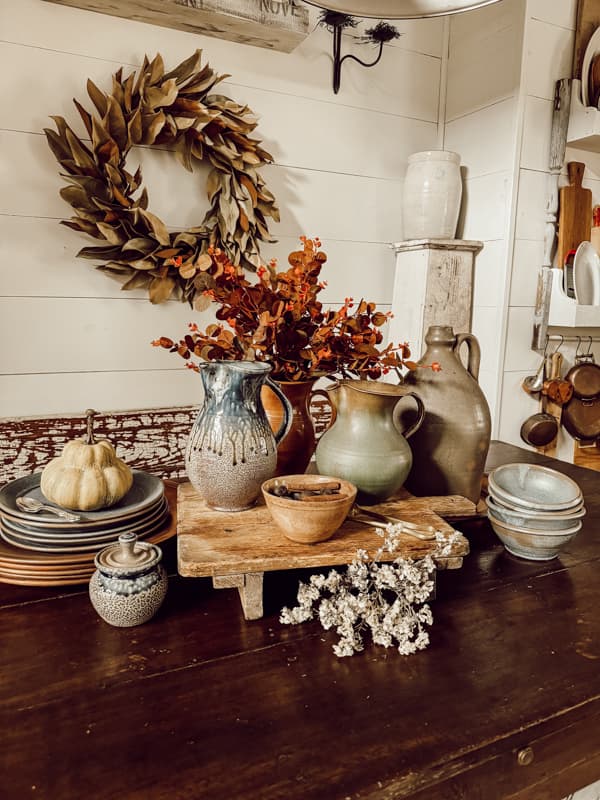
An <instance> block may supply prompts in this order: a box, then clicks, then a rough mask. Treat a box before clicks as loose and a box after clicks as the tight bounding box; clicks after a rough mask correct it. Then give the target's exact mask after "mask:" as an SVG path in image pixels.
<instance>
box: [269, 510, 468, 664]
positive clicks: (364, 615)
mask: <svg viewBox="0 0 600 800" xmlns="http://www.w3.org/2000/svg"><path fill="white" fill-rule="evenodd" d="M376 531H377V533H378V535H379V536H381V537H382V538H383V543H382V545H381V547H380V548H379V549H378V550H377V552H376V553H375V555H374V556H373V558H372V559H371V558H370V557H369V554H368V553H367V551H366V550H357V552H356V556H355V558H354V559H353V561H352V562H351V563H350V564H349V565H348V566H347V567H346V570H345V571H344V572H338V571H337V570H335V569H332V570H330V571H329V574H328V575H327V577H326V576H325V575H321V574H318V575H311V577H310V580H309V582H308V583H303V582H300V584H299V585H298V596H297V600H298V605H297V606H295V607H294V608H291V609H290V608H287V607H286V608H283V609H282V610H281V615H280V617H279V621H280V622H281V623H282V624H284V625H298V624H300V623H301V622H306V621H308V620H310V619H314V618H315V617H316V618H318V619H319V621H320V623H321V625H322V626H323V628H325V630H329V629H330V628H334V629H335V632H336V633H337V634H338V636H339V639H338V641H337V643H336V644H334V645H333V652H334V653H335V654H336V656H339V657H342V656H351V655H354V653H357V652H359V651H361V650H363V649H364V643H363V635H364V632H365V631H367V630H370V631H371V638H372V640H373V642H374V643H375V644H380V645H383V647H392V646H396V647H397V649H398V652H399V653H400V654H401V655H410V654H411V653H415V652H416V651H417V650H423V649H424V648H425V647H427V645H428V644H429V634H428V633H427V631H426V629H425V626H426V625H432V624H433V615H432V613H431V608H430V607H429V605H428V604H427V603H426V601H427V599H428V598H429V597H430V596H431V593H432V591H433V588H434V581H433V575H434V570H435V562H434V559H433V557H432V556H431V555H428V556H426V557H425V558H422V559H419V560H417V561H412V560H410V559H406V558H403V557H402V556H399V557H398V558H396V559H394V560H393V561H388V562H386V563H380V561H381V559H382V558H383V556H384V555H385V554H389V553H394V552H395V551H396V550H397V548H398V544H399V541H400V536H401V534H402V526H401V525H392V524H389V525H385V526H376ZM459 536H460V534H459V533H458V532H456V531H454V532H453V533H451V534H450V535H449V536H446V535H445V534H443V533H441V532H438V533H437V534H436V539H437V543H438V549H437V550H436V553H435V555H439V556H443V555H448V554H449V553H450V551H451V549H452V544H453V542H454V541H455V539H456V538H458V537H459Z"/></svg>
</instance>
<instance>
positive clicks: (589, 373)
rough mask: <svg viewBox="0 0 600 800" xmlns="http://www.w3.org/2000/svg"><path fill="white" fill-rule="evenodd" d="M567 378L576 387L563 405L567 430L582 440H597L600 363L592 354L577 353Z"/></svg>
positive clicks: (599, 417)
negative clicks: (579, 354)
mask: <svg viewBox="0 0 600 800" xmlns="http://www.w3.org/2000/svg"><path fill="white" fill-rule="evenodd" d="M565 378H566V380H568V381H569V382H570V383H571V385H572V386H573V396H572V398H571V399H570V400H569V402H568V403H566V404H565V406H564V408H563V415H562V423H563V425H564V427H565V430H566V431H567V432H568V433H570V434H571V436H572V437H573V438H574V439H578V440H579V441H593V440H594V439H597V438H598V437H599V436H600V366H599V365H598V364H596V363H595V362H594V357H593V355H591V354H585V355H582V356H577V357H576V359H575V364H574V365H573V367H571V369H570V370H569V371H568V372H567V374H566V376H565Z"/></svg>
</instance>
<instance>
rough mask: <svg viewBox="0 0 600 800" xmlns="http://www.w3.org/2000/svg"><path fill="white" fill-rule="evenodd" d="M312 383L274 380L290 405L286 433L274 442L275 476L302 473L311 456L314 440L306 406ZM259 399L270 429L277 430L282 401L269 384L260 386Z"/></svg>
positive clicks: (280, 420)
mask: <svg viewBox="0 0 600 800" xmlns="http://www.w3.org/2000/svg"><path fill="white" fill-rule="evenodd" d="M314 384H315V381H314V380H310V381H277V385H278V386H279V388H280V389H281V391H282V392H283V394H284V396H285V397H286V398H287V400H288V401H289V403H290V406H291V407H292V423H291V427H290V430H289V432H288V433H287V434H286V435H285V436H284V437H283V439H281V441H280V442H279V444H278V445H277V466H276V468H275V475H296V474H299V473H303V472H305V471H306V468H307V467H308V464H309V462H310V459H311V458H312V455H313V453H314V451H315V444H316V442H315V428H314V425H313V421H312V417H311V415H310V409H309V405H310V396H311V393H312V389H313V386H314ZM261 400H262V404H263V406H264V409H265V414H266V415H267V419H268V420H269V425H270V426H271V430H273V431H277V430H278V429H279V428H280V426H281V423H282V420H283V407H282V405H281V401H280V400H279V399H278V398H277V395H276V394H275V393H274V392H273V391H272V389H271V388H270V387H269V386H268V385H267V386H263V387H262V390H261Z"/></svg>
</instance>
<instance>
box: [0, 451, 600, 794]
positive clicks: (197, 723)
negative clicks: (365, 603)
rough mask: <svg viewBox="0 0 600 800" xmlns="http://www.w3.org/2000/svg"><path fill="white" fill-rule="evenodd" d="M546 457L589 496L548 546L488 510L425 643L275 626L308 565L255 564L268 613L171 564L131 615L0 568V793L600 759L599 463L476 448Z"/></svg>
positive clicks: (199, 790)
mask: <svg viewBox="0 0 600 800" xmlns="http://www.w3.org/2000/svg"><path fill="white" fill-rule="evenodd" d="M512 461H528V462H536V463H540V464H547V465H550V466H553V467H554V468H556V469H559V470H561V471H562V472H564V473H566V474H568V475H570V476H571V477H573V478H574V479H575V480H576V481H577V482H578V483H579V484H580V486H581V487H582V490H583V492H584V496H585V501H586V507H587V509H588V513H587V515H586V517H585V518H584V523H583V528H582V530H581V532H580V533H579V535H578V536H577V537H576V538H575V539H574V540H573V542H572V543H571V544H570V546H569V547H568V549H566V550H565V551H564V552H563V553H562V555H561V557H560V559H555V560H554V561H551V562H545V563H544V562H542V563H536V562H528V561H522V560H519V559H517V558H514V557H512V556H510V555H509V554H508V553H506V552H505V551H504V550H503V548H502V546H501V544H500V543H499V541H498V540H497V539H496V538H495V536H494V534H493V532H492V531H491V528H490V526H489V523H488V521H487V520H486V519H481V518H479V519H471V520H469V521H467V522H464V523H462V522H461V523H460V525H459V524H457V525H456V527H458V528H459V529H460V530H461V531H462V532H463V533H464V534H465V535H466V536H467V537H468V539H469V541H470V547H471V553H470V555H469V556H467V557H466V558H465V560H464V564H463V567H462V569H460V570H457V571H450V572H442V573H440V574H439V575H438V585H437V599H436V600H435V601H434V603H433V613H434V625H433V628H432V630H431V644H430V646H429V648H428V649H426V650H424V651H422V652H419V653H417V654H416V655H413V656H409V657H403V656H400V655H398V653H397V651H395V650H393V649H389V650H385V649H383V648H381V647H377V646H373V645H371V644H370V643H369V644H367V647H366V649H365V651H364V652H363V653H361V654H357V655H355V656H353V657H352V658H346V659H338V658H336V656H335V655H334V654H333V652H332V650H331V645H332V644H333V643H334V641H335V636H334V635H333V634H332V633H327V632H324V631H323V630H322V629H321V627H320V626H319V625H318V623H313V622H311V623H306V624H304V625H300V626H296V627H289V626H282V625H280V624H279V622H278V611H279V609H280V608H281V607H282V606H283V605H286V604H287V605H289V604H291V603H293V601H294V599H295V592H296V589H297V581H298V578H299V577H302V576H303V575H306V572H299V571H287V572H272V573H268V574H266V575H265V581H268V582H269V589H268V591H265V598H266V605H265V609H264V612H265V615H264V617H263V618H262V619H260V620H256V621H252V622H247V621H245V620H244V618H243V614H242V609H241V607H240V604H239V601H238V597H237V592H236V591H235V590H233V589H232V590H230V591H223V590H219V591H215V590H214V589H213V588H212V585H211V582H210V579H209V578H182V577H179V576H177V575H176V574H175V570H174V565H175V541H174V540H172V541H170V542H167V543H165V545H164V550H165V559H166V563H167V566H169V568H170V583H169V591H168V594H167V599H166V601H165V604H164V606H163V607H162V609H161V610H160V611H159V613H158V615H157V616H156V617H155V618H154V620H152V621H151V622H149V623H147V624H146V625H143V626H140V627H136V628H129V629H120V628H112V627H110V626H109V625H107V624H105V623H104V622H102V621H101V620H100V619H99V617H98V616H97V615H96V613H95V612H94V610H93V609H92V606H91V604H90V602H89V599H88V596H87V589H86V587H85V586H84V587H73V588H66V587H64V588H47V589H41V588H35V589H34V588H27V587H17V586H8V585H0V648H1V654H2V655H1V659H2V665H1V669H0V686H1V695H0V731H1V732H2V733H1V743H0V776H1V778H0V785H1V787H2V788H1V794H2V797H3V798H4V800H23V798H36V800H40V799H41V798H43V799H44V800H71V798H73V800H81V798H84V797H85V798H86V800H96V798H98V800H100V799H102V800H109V799H110V798H116V797H119V798H127V800H162V799H163V798H165V800H167V798H168V800H177V799H178V798H182V799H183V798H185V800H193V799H194V798H206V799H207V800H208V798H210V800H235V799H236V798H244V799H246V798H252V800H275V799H277V800H279V799H280V798H281V799H282V800H283V798H285V799H286V800H296V799H297V800H300V799H301V800H346V799H349V798H351V799H352V800H365V799H366V798H371V800H396V799H397V798H413V800H447V798H453V799H454V800H456V799H457V798H464V800H467V799H468V800H484V798H485V800H502V798H511V799H512V800H525V798H529V799H530V800H558V799H559V798H561V797H565V796H566V795H567V794H569V793H570V792H572V791H574V790H575V789H577V788H580V787H582V786H584V785H586V784H588V783H591V782H593V781H594V780H596V779H598V778H599V777H600V580H599V574H598V570H599V568H600V475H599V474H598V473H596V472H593V471H590V470H585V469H582V468H580V467H575V466H572V465H569V464H565V463H563V462H558V461H554V460H553V459H549V458H546V457H544V456H540V455H537V454H535V453H532V452H529V451H526V450H524V449H522V448H518V447H514V446H511V445H506V444H503V443H500V442H493V443H492V446H491V448H490V455H489V458H488V468H492V467H494V466H496V465H498V464H500V463H507V462H512Z"/></svg>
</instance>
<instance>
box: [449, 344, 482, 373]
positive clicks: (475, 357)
mask: <svg viewBox="0 0 600 800" xmlns="http://www.w3.org/2000/svg"><path fill="white" fill-rule="evenodd" d="M463 342H466V343H467V345H468V348H469V360H468V362H467V372H468V373H469V374H470V375H471V377H472V378H474V379H475V380H478V379H479V364H480V362H481V349H480V347H479V342H478V341H477V339H476V338H475V336H473V334H472V333H459V334H457V335H456V344H455V345H454V351H455V352H456V353H457V354H458V351H459V350H460V346H461V345H462V343H463Z"/></svg>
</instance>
